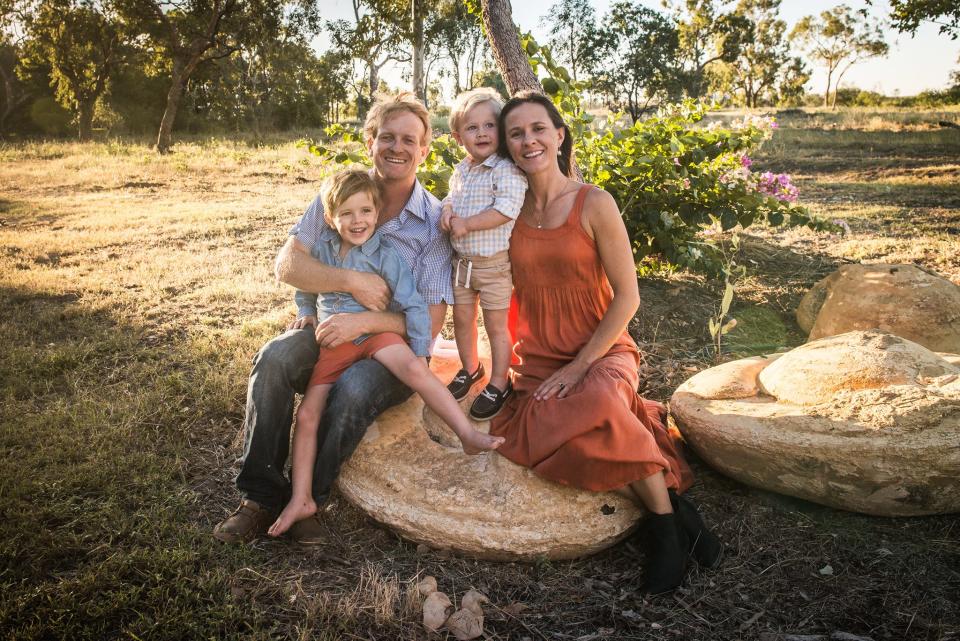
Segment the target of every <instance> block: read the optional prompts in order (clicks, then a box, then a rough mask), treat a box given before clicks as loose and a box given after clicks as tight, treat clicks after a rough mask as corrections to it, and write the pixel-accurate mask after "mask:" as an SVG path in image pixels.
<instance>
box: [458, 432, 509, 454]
mask: <svg viewBox="0 0 960 641" xmlns="http://www.w3.org/2000/svg"><path fill="white" fill-rule="evenodd" d="M504 440H505V439H504V438H503V437H502V436H490V435H489V434H484V433H483V432H478V431H477V430H470V431H469V432H467V433H466V434H465V435H463V436H461V437H460V445H462V446H463V451H464V452H465V453H467V454H480V453H481V452H489V451H490V450H495V449H497V448H498V447H500V446H501V445H503V442H504Z"/></svg>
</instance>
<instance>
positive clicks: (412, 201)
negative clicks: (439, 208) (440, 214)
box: [400, 178, 427, 222]
mask: <svg viewBox="0 0 960 641" xmlns="http://www.w3.org/2000/svg"><path fill="white" fill-rule="evenodd" d="M404 212H407V213H409V214H413V215H414V216H416V217H417V218H419V219H420V220H426V219H427V190H426V189H424V188H423V185H421V184H420V179H419V178H418V179H417V180H416V181H414V183H413V192H412V193H411V194H410V198H409V199H407V204H406V205H404V206H403V211H401V212H400V215H401V216H403V213H404ZM401 222H403V221H402V220H401Z"/></svg>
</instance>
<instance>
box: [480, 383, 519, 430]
mask: <svg viewBox="0 0 960 641" xmlns="http://www.w3.org/2000/svg"><path fill="white" fill-rule="evenodd" d="M511 394H513V384H512V383H511V382H510V381H507V388H506V389H505V390H503V391H502V392H501V391H500V390H498V389H497V388H496V387H494V386H493V385H487V386H486V387H484V388H483V391H482V392H480V396H478V397H477V398H476V399H475V400H474V401H473V405H471V406H470V417H471V418H473V419H475V420H478V421H486V420H488V419H491V418H493V417H494V416H496V415H497V414H499V413H500V410H502V409H503V404H504V402H506V400H507V399H508V398H510V395H511Z"/></svg>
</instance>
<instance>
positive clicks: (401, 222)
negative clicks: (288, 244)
mask: <svg viewBox="0 0 960 641" xmlns="http://www.w3.org/2000/svg"><path fill="white" fill-rule="evenodd" d="M440 213H441V212H440V201H439V200H437V199H436V197H435V196H434V195H433V194H431V193H430V192H428V191H427V190H426V189H424V188H423V185H421V184H420V181H419V180H418V181H417V182H416V183H415V184H414V186H413V193H412V194H410V200H408V201H407V204H406V205H404V207H403V210H401V212H400V214H399V215H397V216H394V217H393V218H391V219H390V220H388V221H387V222H385V223H383V224H382V225H380V227H379V228H378V230H377V231H378V232H379V233H380V235H381V236H382V237H384V238H388V239H390V241H391V242H390V245H391V246H392V247H393V248H394V249H395V250H396V251H397V253H398V254H400V258H402V259H403V261H404V262H405V263H406V264H407V265H408V266H409V267H410V271H411V272H413V278H414V281H415V282H416V284H417V291H419V292H420V295H421V296H422V297H423V299H424V301H426V303H427V305H437V304H439V303H450V304H453V284H452V283H451V280H452V279H451V276H450V264H451V261H452V259H453V249H452V248H451V247H450V241H449V239H448V237H447V235H446V234H444V233H443V232H442V231H440ZM328 229H330V226H329V225H328V224H327V221H326V219H325V218H324V217H323V202H322V201H321V200H320V196H317V197H316V199H315V200H314V201H313V202H312V203H310V205H309V206H308V207H307V210H306V211H305V212H304V213H303V217H301V218H300V221H299V222H297V224H296V225H294V226H293V227H292V228H291V229H290V235H291V236H296V237H297V240H299V241H300V242H301V243H303V244H304V245H305V246H307V247H310V248H312V247H313V246H314V245H316V243H317V241H318V240H320V239H321V237H322V236H323V232H324V230H328Z"/></svg>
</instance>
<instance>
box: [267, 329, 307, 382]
mask: <svg viewBox="0 0 960 641" xmlns="http://www.w3.org/2000/svg"><path fill="white" fill-rule="evenodd" d="M318 354H319V349H318V348H317V341H316V338H315V337H314V335H313V332H312V331H310V330H303V329H294V330H289V331H287V332H284V333H283V334H281V335H280V336H277V337H276V338H274V339H272V340H270V341H269V342H268V343H267V344H266V345H264V346H263V347H262V348H260V351H259V352H257V355H256V356H254V358H253V371H252V372H251V376H255V377H259V378H264V377H266V378H267V379H269V380H270V381H273V380H282V381H287V382H288V384H289V385H291V386H293V387H296V388H302V387H303V385H305V384H306V381H302V382H301V380H300V379H302V378H303V375H304V373H305V372H306V374H307V377H308V378H309V372H310V371H312V369H313V365H314V364H315V363H316V361H317V356H318Z"/></svg>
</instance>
